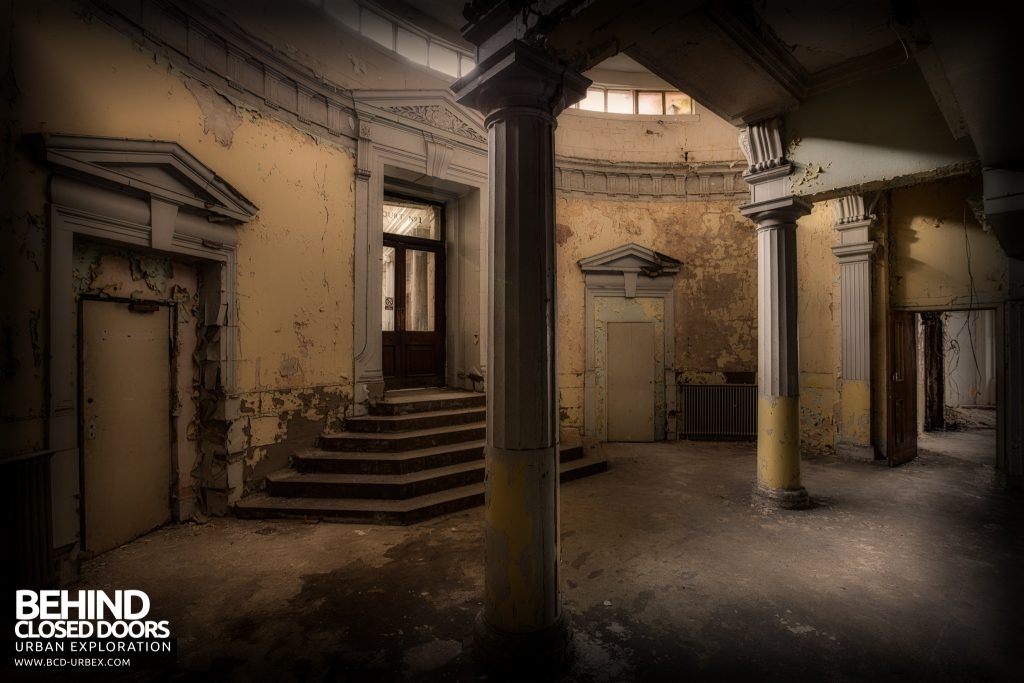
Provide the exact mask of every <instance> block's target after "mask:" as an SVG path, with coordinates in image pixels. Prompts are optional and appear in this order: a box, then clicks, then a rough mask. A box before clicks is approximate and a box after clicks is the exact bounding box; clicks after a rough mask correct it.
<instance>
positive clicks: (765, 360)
mask: <svg viewBox="0 0 1024 683" xmlns="http://www.w3.org/2000/svg"><path fill="white" fill-rule="evenodd" d="M780 128H781V126H780V122H779V120H778V119H769V120H767V121H762V122H759V123H756V124H751V125H750V126H749V127H748V128H747V129H745V130H744V131H743V132H742V133H741V135H740V146H741V148H742V149H743V151H744V153H745V154H746V156H747V160H748V162H749V163H750V167H749V168H748V170H747V173H746V174H744V176H745V178H746V180H747V183H748V184H749V185H750V187H751V199H752V200H753V201H752V202H751V203H750V204H747V205H745V206H744V207H742V208H741V212H742V213H743V215H744V216H747V217H748V218H750V219H751V220H753V221H754V222H755V223H756V224H757V363H758V364H757V381H758V392H757V484H756V486H755V489H754V490H755V495H756V496H757V500H758V502H761V503H764V504H768V505H771V506H777V507H784V508H802V507H806V506H807V505H808V502H809V499H808V496H807V491H806V489H804V487H803V485H802V484H801V481H800V380H799V377H800V374H799V364H798V358H797V290H796V221H797V219H798V218H800V217H801V216H805V215H807V214H808V213H810V210H811V207H810V205H809V204H808V203H807V202H806V201H804V200H803V199H801V198H799V197H795V196H792V194H791V191H790V184H789V173H790V165H789V164H788V163H787V162H786V160H785V157H784V154H783V149H782V135H781V130H780Z"/></svg>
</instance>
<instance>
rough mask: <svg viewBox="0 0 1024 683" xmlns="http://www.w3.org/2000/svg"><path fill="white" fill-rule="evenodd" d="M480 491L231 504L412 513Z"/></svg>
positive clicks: (578, 463)
mask: <svg viewBox="0 0 1024 683" xmlns="http://www.w3.org/2000/svg"><path fill="white" fill-rule="evenodd" d="M602 461H604V462H606V459H605V458H603V457H601V458H597V457H592V456H589V455H588V456H586V457H583V458H580V459H578V460H573V461H571V462H565V463H561V464H560V465H559V467H558V472H559V475H564V474H566V473H569V472H573V471H575V470H578V469H582V468H587V467H592V466H593V465H595V464H597V463H599V462H602ZM483 491H484V484H483V482H480V483H477V484H469V485H467V486H459V487H456V488H451V489H445V490H444V491H438V492H436V493H427V494H424V495H422V496H415V497H413V498H405V499H397V500H390V499H384V498H299V497H285V496H270V495H268V494H266V493H255V494H252V495H249V496H246V497H245V498H243V499H242V500H240V501H238V502H237V503H235V505H236V507H240V508H242V509H247V510H260V509H268V510H279V511H282V512H288V511H295V512H308V513H316V512H337V513H343V512H390V513H404V512H412V511H414V510H418V509H420V508H424V507H427V506H432V505H438V504H443V503H447V502H450V501H454V500H459V499H461V498H468V497H470V496H476V495H479V494H481V493H483Z"/></svg>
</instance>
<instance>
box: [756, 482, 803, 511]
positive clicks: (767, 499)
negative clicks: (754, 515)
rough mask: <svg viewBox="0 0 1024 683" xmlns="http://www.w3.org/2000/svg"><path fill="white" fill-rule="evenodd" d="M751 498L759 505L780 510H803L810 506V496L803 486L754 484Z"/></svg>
mask: <svg viewBox="0 0 1024 683" xmlns="http://www.w3.org/2000/svg"><path fill="white" fill-rule="evenodd" d="M753 499H754V504H755V505H757V506H759V507H764V508H772V509H780V510H804V509H807V508H809V507H810V506H811V497H810V496H809V495H807V489H805V488H804V487H803V486H801V487H800V488H798V489H773V488H768V487H767V486H761V485H760V484H756V485H755V486H754V496H753Z"/></svg>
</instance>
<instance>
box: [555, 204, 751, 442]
mask: <svg viewBox="0 0 1024 683" xmlns="http://www.w3.org/2000/svg"><path fill="white" fill-rule="evenodd" d="M556 222H557V226H556V239H557V242H558V245H557V254H558V283H557V287H558V293H559V295H558V307H557V311H558V386H559V405H560V407H561V425H562V427H563V428H567V429H574V430H582V428H583V387H584V373H585V370H586V344H587V340H586V325H585V320H584V317H585V312H584V293H585V284H584V276H583V272H582V271H581V270H580V268H579V266H578V265H577V261H579V259H581V258H584V257H587V256H593V255H594V254H598V253H601V252H603V251H607V250H609V249H613V248H615V247H618V246H621V245H622V244H625V243H628V242H635V243H637V244H639V245H641V246H644V247H648V248H650V249H654V250H655V251H658V252H661V253H664V254H667V255H669V256H671V257H673V258H676V259H678V260H680V261H682V264H683V265H682V267H681V268H680V271H679V273H678V274H677V275H675V281H674V305H675V310H674V311H673V314H674V323H675V330H674V337H675V348H674V356H675V367H674V368H668V369H669V370H674V371H675V375H676V378H677V381H678V382H687V383H689V382H693V383H705V384H707V383H711V384H714V383H725V382H726V381H736V378H737V377H738V378H740V379H741V380H742V379H749V380H750V381H752V380H753V374H754V372H755V371H756V369H757V347H756V339H757V336H756V335H757V299H756V296H757V277H756V276H757V245H756V241H755V232H754V227H753V226H752V225H751V224H750V223H749V222H748V221H746V219H744V218H743V217H742V216H740V215H739V212H738V211H737V210H736V207H735V205H734V203H733V202H729V201H717V202H714V201H697V200H694V201H679V202H645V201H609V200H605V201H602V200H600V199H596V198H590V197H576V196H563V197H559V198H558V200H557V204H556ZM657 338H660V337H657ZM672 390H674V388H673V389H672Z"/></svg>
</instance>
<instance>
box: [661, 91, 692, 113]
mask: <svg viewBox="0 0 1024 683" xmlns="http://www.w3.org/2000/svg"><path fill="white" fill-rule="evenodd" d="M665 113H666V114H672V115H673V116H676V115H679V114H692V113H693V100H691V99H690V96H689V95H684V94H683V93H681V92H667V93H665Z"/></svg>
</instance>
